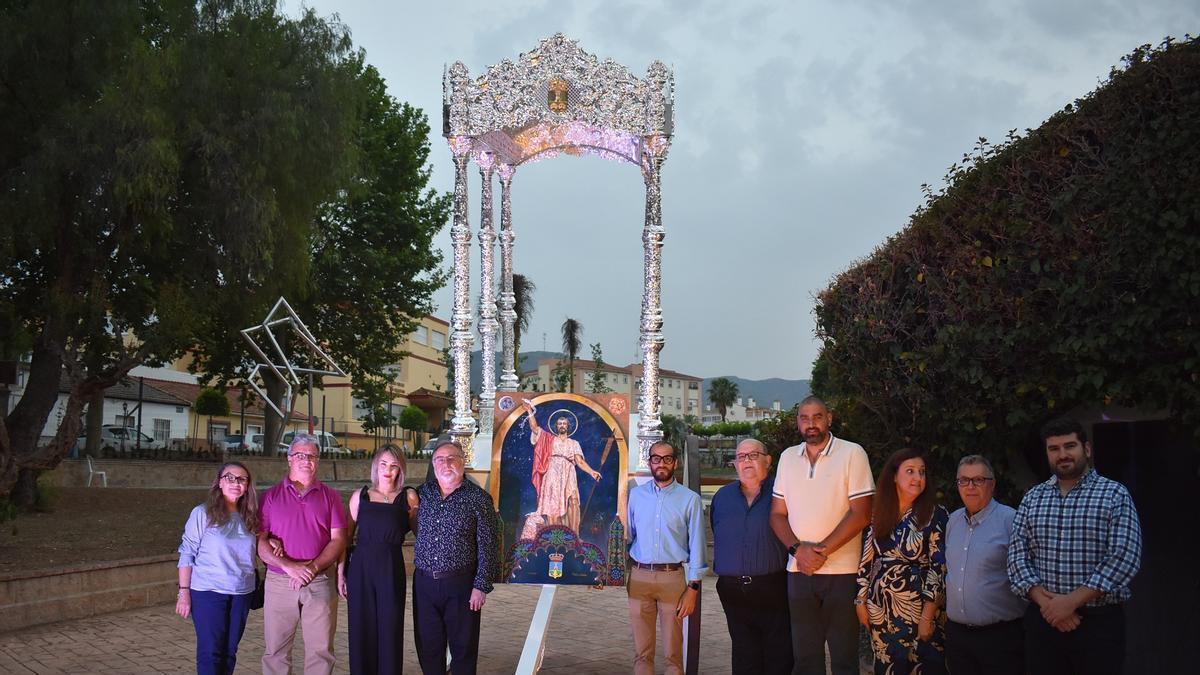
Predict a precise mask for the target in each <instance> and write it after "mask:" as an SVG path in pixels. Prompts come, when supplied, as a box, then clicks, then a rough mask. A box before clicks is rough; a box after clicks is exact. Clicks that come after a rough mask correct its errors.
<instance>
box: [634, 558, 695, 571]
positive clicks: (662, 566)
mask: <svg viewBox="0 0 1200 675" xmlns="http://www.w3.org/2000/svg"><path fill="white" fill-rule="evenodd" d="M630 562H632V563H633V566H634V567H636V568H638V569H641V570H654V571H655V572H674V571H675V570H681V569H683V563H640V562H638V561H636V560H632V561H630Z"/></svg>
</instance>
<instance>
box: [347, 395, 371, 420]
mask: <svg viewBox="0 0 1200 675" xmlns="http://www.w3.org/2000/svg"><path fill="white" fill-rule="evenodd" d="M350 400H351V401H352V402H353V405H354V419H362V418H363V417H365V416H366V415H367V413H369V412H371V409H370V408H368V407H367V402H366V401H364V400H362V399H361V398H358V397H357V396H355V397H353V398H352V399H350Z"/></svg>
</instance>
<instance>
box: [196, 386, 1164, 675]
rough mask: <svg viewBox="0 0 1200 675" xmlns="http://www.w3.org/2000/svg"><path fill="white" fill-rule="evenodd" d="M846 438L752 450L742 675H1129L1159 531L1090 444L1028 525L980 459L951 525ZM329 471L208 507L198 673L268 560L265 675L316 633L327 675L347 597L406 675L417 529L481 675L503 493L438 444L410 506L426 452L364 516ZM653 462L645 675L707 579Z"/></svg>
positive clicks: (1058, 456)
mask: <svg viewBox="0 0 1200 675" xmlns="http://www.w3.org/2000/svg"><path fill="white" fill-rule="evenodd" d="M832 421H833V416H832V413H831V412H830V410H829V409H828V407H827V406H826V404H825V403H824V402H823V401H821V400H820V399H819V398H816V397H811V396H810V397H808V398H806V399H805V400H804V401H802V402H801V404H800V406H799V408H798V410H797V426H798V430H799V432H800V434H801V435H802V436H803V438H804V442H802V443H801V444H799V445H797V446H793V447H791V448H788V449H786V450H784V451H783V452H782V454H781V455H780V458H779V466H778V470H777V471H776V472H775V473H774V475H772V474H771V471H770V468H771V463H772V459H771V455H770V453H768V452H767V450H766V448H764V447H763V445H762V444H761V443H760V442H758V441H756V440H746V441H743V442H742V443H741V444H739V445H738V447H737V450H736V454H735V459H734V466H735V468H736V471H737V476H738V479H737V480H736V481H734V482H732V483H730V484H728V485H726V486H724V487H722V488H721V489H720V490H719V491H717V493H716V494H715V495H714V497H713V500H712V505H711V508H710V512H709V518H710V522H711V525H712V532H713V572H714V573H715V575H716V576H717V581H716V590H717V595H718V597H719V598H720V600H721V604H722V608H723V610H724V612H725V617H726V622H727V625H728V630H729V634H730V638H731V643H732V667H733V672H735V673H780V674H782V673H805V674H807V673H814V674H816V673H822V674H823V673H825V672H827V669H828V671H829V672H832V673H834V674H835V675H848V674H851V673H858V672H859V655H858V635H859V625H860V624H861V625H862V626H865V627H866V628H868V629H869V631H870V635H871V647H872V651H873V653H874V657H875V671H876V672H877V673H887V674H893V675H898V674H902V673H923V674H926V675H928V674H933V673H944V672H951V673H954V675H961V674H972V673H995V674H997V675H1001V674H1009V673H1012V674H1014V675H1015V674H1017V673H1034V674H1040V673H1046V674H1051V673H1053V674H1056V675H1057V674H1060V673H1088V674H1089V675H1090V674H1093V673H1119V672H1121V669H1122V666H1123V662H1124V617H1123V612H1122V603H1124V602H1125V601H1126V600H1127V599H1128V598H1129V594H1130V593H1129V585H1130V581H1131V580H1132V578H1133V576H1134V574H1135V573H1136V572H1137V570H1138V568H1139V565H1140V556H1141V530H1140V526H1139V523H1138V517H1137V512H1136V510H1135V508H1134V505H1133V501H1132V499H1131V498H1130V495H1129V493H1128V492H1127V491H1126V490H1125V488H1124V487H1122V486H1121V485H1120V484H1119V483H1116V482H1114V481H1111V480H1108V479H1106V478H1104V477H1102V476H1100V475H1099V474H1097V473H1096V472H1095V470H1094V469H1092V468H1091V464H1090V458H1091V446H1090V444H1089V443H1088V438H1087V434H1086V432H1085V430H1084V429H1083V427H1082V426H1081V425H1079V424H1078V423H1076V422H1073V421H1059V422H1054V423H1051V424H1050V425H1048V426H1047V427H1046V428H1045V429H1043V434H1042V436H1043V439H1044V441H1045V447H1046V454H1047V458H1048V460H1049V463H1050V467H1051V469H1052V470H1053V475H1052V476H1051V477H1050V479H1049V480H1047V481H1045V482H1044V483H1040V484H1038V485H1035V486H1034V487H1033V488H1032V489H1031V490H1030V491H1029V492H1028V493H1027V494H1026V495H1025V497H1024V499H1023V500H1022V502H1021V504H1020V505H1019V507H1018V508H1017V509H1013V508H1011V507H1009V506H1006V505H1004V504H1001V503H999V502H997V501H996V500H995V499H994V498H993V493H994V490H995V486H996V475H995V472H994V470H993V467H992V465H991V464H990V463H989V462H988V461H987V460H986V459H985V458H983V457H982V456H980V455H968V456H965V457H963V458H962V459H961V461H960V462H959V465H958V470H957V476H956V478H955V482H956V485H957V487H958V493H959V496H960V498H961V500H962V503H963V507H962V508H960V509H958V510H956V511H955V512H954V513H948V512H947V510H946V509H945V507H943V506H941V505H940V504H938V503H937V502H938V500H937V495H936V494H935V491H934V490H933V489H932V488H931V487H930V480H929V479H930V477H929V476H928V475H927V468H928V467H927V462H926V458H925V455H924V454H923V453H922V452H920V451H918V450H915V449H903V450H900V451H897V452H895V453H893V454H892V455H891V457H889V458H888V459H887V461H886V462H885V464H884V466H883V468H882V470H881V471H880V473H879V476H878V480H876V479H875V478H874V477H873V476H872V473H871V469H870V464H869V462H868V459H867V454H866V452H865V451H864V450H863V448H862V446H860V445H858V444H856V443H853V442H851V441H848V440H845V439H842V438H835V437H834V436H833V435H832V434H831V433H830V426H831V423H832ZM318 461H319V455H318V446H317V441H316V439H314V438H312V437H309V436H305V435H299V436H297V437H296V439H295V440H294V441H293V442H292V445H291V447H290V448H289V451H288V475H287V477H286V478H285V479H284V480H283V481H282V482H280V483H279V484H278V485H275V486H274V487H272V488H271V489H270V490H268V491H267V492H265V493H264V494H263V496H262V499H261V500H259V499H258V498H257V497H256V494H255V489H254V482H253V480H252V478H251V476H250V472H249V471H248V470H247V469H246V467H245V466H243V465H241V464H239V463H237V462H230V463H227V464H225V465H223V466H222V467H221V469H220V471H219V472H218V475H217V478H216V480H215V481H214V483H213V486H212V489H211V490H210V494H209V498H208V500H207V501H206V503H205V504H202V505H200V506H197V507H196V508H195V509H194V510H193V511H192V514H191V516H190V517H189V519H188V522H187V525H186V527H185V530H184V536H183V543H182V544H181V546H180V549H179V551H180V559H179V587H180V590H179V600H178V603H177V611H178V613H179V614H180V615H181V616H184V617H188V616H191V617H192V618H193V621H194V623H195V627H196V636H197V657H196V658H197V669H198V670H199V671H200V672H202V673H232V672H233V669H234V664H235V660H236V655H237V645H238V641H239V640H240V638H241V635H242V633H243V631H244V629H245V625H246V617H247V614H248V612H249V608H250V603H249V598H250V597H251V595H252V592H253V591H254V586H255V572H254V566H255V560H254V557H255V555H256V554H257V555H258V556H259V557H260V558H261V559H262V560H263V562H264V563H265V564H266V565H267V574H266V579H265V589H264V596H265V599H264V616H263V619H264V621H263V623H264V633H265V642H266V650H265V653H264V655H263V657H262V669H263V672H265V673H286V672H288V670H289V668H290V654H291V648H292V643H293V640H294V636H295V631H296V627H297V625H300V626H301V627H302V630H303V631H304V645H305V672H309V673H320V672H326V673H327V672H330V671H331V670H332V668H333V663H334V656H333V644H332V643H333V634H334V628H335V621H336V608H337V600H338V598H339V597H342V598H345V599H346V600H347V603H348V607H347V610H348V612H347V613H348V616H349V638H350V669H351V671H352V672H355V673H393V672H394V673H399V672H401V669H402V664H403V655H402V652H401V645H402V643H403V640H402V639H401V638H400V636H401V635H402V634H403V622H404V604H405V583H406V580H405V573H404V558H403V554H402V552H401V545H402V543H403V541H404V539H405V537H406V536H407V534H408V532H409V531H410V530H411V531H415V533H416V547H415V555H414V565H415V568H416V569H415V573H414V575H413V592H412V598H413V608H412V611H413V618H414V624H415V625H414V635H415V638H416V648H417V656H418V660H419V662H420V665H421V670H422V671H423V672H425V673H439V674H441V673H445V672H446V670H447V662H446V653H447V647H448V648H449V652H450V657H451V660H450V669H451V672H453V673H455V674H458V673H474V672H475V665H476V661H477V656H478V648H479V631H480V610H481V609H482V608H483V606H484V604H485V602H486V600H487V594H488V593H489V592H490V591H491V590H492V580H493V579H495V578H496V575H497V572H498V567H497V565H498V561H497V559H496V545H497V540H496V538H497V536H498V533H497V528H496V519H495V516H494V511H493V506H492V500H491V497H490V496H489V495H488V494H487V493H486V492H484V491H483V490H482V489H481V488H480V487H479V486H477V485H476V484H475V483H474V482H472V481H470V480H466V479H465V459H464V455H463V452H462V449H461V447H459V446H458V445H457V444H455V443H452V442H445V443H442V444H441V445H440V446H438V448H437V449H436V451H435V452H434V454H433V460H432V463H433V473H434V476H435V480H431V481H428V482H426V483H425V484H423V485H422V486H421V487H420V488H419V489H417V490H413V489H412V488H405V487H404V477H405V461H404V454H403V453H402V452H399V451H397V450H395V449H393V448H390V447H385V448H384V449H381V450H380V451H379V452H377V453H376V455H375V458H374V460H373V462H372V465H371V485H370V486H367V487H364V488H362V489H361V490H359V491H357V492H355V493H354V494H353V495H352V496H351V499H350V504H349V507H350V508H349V517H347V514H346V513H345V511H344V509H343V508H342V502H341V498H340V497H339V495H338V494H337V492H336V491H335V490H333V489H332V488H330V487H328V486H325V485H323V484H322V483H321V482H320V481H319V480H317V464H318ZM648 463H649V468H650V472H651V477H650V480H648V481H645V482H644V483H642V484H640V485H638V486H636V487H634V488H632V489H631V490H630V492H629V496H628V514H627V515H628V519H627V523H628V536H629V549H628V553H629V555H628V562H629V574H628V577H627V583H626V590H627V593H628V604H629V617H630V625H631V629H632V633H633V641H634V657H633V668H632V669H633V671H634V672H635V673H638V674H642V673H653V672H655V667H654V659H655V644H656V630H661V635H662V652H663V656H664V659H665V661H666V664H665V666H666V672H667V673H682V672H683V626H684V620H685V619H686V618H687V617H688V616H689V615H691V614H692V613H693V612H694V611H695V610H696V607H697V601H698V598H699V595H700V590H701V587H702V583H703V580H704V577H705V576H706V574H707V572H708V567H707V564H706V547H707V542H706V534H705V528H704V507H703V504H702V502H701V499H700V496H699V495H698V494H696V493H695V492H693V491H691V490H689V489H688V488H687V487H685V486H683V485H681V484H680V483H679V482H678V481H676V480H675V469H676V464H677V455H676V450H675V448H674V447H672V446H671V445H670V444H669V443H666V442H660V443H657V444H655V445H654V446H652V447H651V448H650V450H649V456H648ZM355 534H356V535H357V536H355ZM352 539H353V540H354V541H356V545H355V546H354V547H353V551H352V552H348V551H347V543H348V542H349V541H351V540H352ZM656 624H657V625H656ZM827 654H828V663H827V659H826V655H827Z"/></svg>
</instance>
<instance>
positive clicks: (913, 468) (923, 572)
mask: <svg viewBox="0 0 1200 675" xmlns="http://www.w3.org/2000/svg"><path fill="white" fill-rule="evenodd" d="M925 465H926V464H925V456H924V454H923V453H921V452H920V451H918V450H914V449H911V448H905V449H904V450H899V451H897V452H895V453H893V454H892V456H891V457H889V458H888V460H887V462H886V463H885V464H884V465H883V470H882V471H880V472H879V480H878V481H877V482H876V484H875V486H876V487H875V489H876V493H875V506H874V513H873V514H872V516H871V525H870V527H868V528H867V534H866V538H865V540H864V542H863V554H862V562H861V564H860V565H859V568H858V597H857V598H856V599H855V601H854V604H855V605H856V609H857V610H858V620H859V622H860V623H862V625H864V626H866V627H867V628H869V629H870V631H871V649H872V651H874V653H875V672H876V673H878V674H879V675H905V674H907V673H921V674H922V675H931V674H935V673H936V674H939V675H940V674H942V673H945V672H946V663H945V641H946V634H945V623H946V614H945V612H944V611H943V610H942V605H943V604H944V590H945V585H946V554H945V549H944V545H945V539H946V521H947V520H948V518H949V515H948V514H947V513H946V509H945V508H943V507H942V506H940V505H938V504H937V503H936V498H935V496H934V494H933V490H932V489H926V482H925Z"/></svg>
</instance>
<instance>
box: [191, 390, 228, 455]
mask: <svg viewBox="0 0 1200 675" xmlns="http://www.w3.org/2000/svg"><path fill="white" fill-rule="evenodd" d="M192 411H193V412H194V413H195V415H196V421H197V422H199V421H200V416H201V415H208V425H207V427H206V432H205V437H206V439H207V440H208V447H209V448H211V447H212V441H213V438H212V418H213V416H214V415H228V414H229V399H228V398H226V397H225V394H223V393H222V392H220V391H218V390H216V389H213V388H211V387H205V388H204V389H201V390H200V393H199V394H196V404H195V407H194V408H192ZM195 437H196V434H195V432H193V433H192V438H195Z"/></svg>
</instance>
